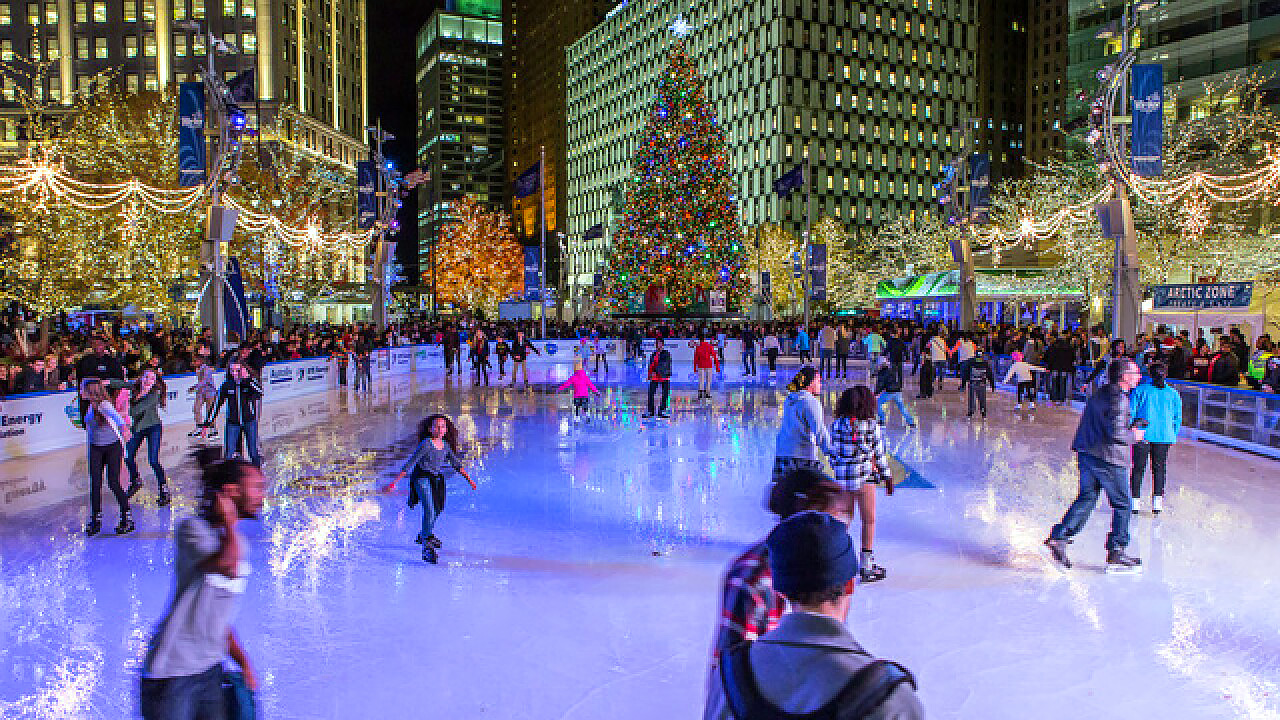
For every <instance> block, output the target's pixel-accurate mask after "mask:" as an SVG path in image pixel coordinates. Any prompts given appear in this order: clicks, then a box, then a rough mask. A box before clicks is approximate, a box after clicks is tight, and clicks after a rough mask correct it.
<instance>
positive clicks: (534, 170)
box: [514, 160, 542, 199]
mask: <svg viewBox="0 0 1280 720" xmlns="http://www.w3.org/2000/svg"><path fill="white" fill-rule="evenodd" d="M541 183H542V161H541V160H539V161H538V162H536V163H534V164H533V165H532V166H531V167H530V168H529V169H528V170H525V171H524V172H522V173H520V177H518V178H516V184H515V188H514V190H515V196H516V198H517V199H523V198H527V197H529V196H530V195H532V194H534V193H536V192H538V188H539V187H540V186H541Z"/></svg>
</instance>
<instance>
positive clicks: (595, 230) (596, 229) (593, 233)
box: [582, 223, 604, 240]
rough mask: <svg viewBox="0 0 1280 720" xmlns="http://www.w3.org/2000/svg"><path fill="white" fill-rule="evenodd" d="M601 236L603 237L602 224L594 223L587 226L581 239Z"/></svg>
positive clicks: (592, 238) (593, 238)
mask: <svg viewBox="0 0 1280 720" xmlns="http://www.w3.org/2000/svg"><path fill="white" fill-rule="evenodd" d="M602 237H604V224H603V223H596V224H595V225H592V226H591V227H589V228H587V233H586V234H585V235H583V236H582V239H583V240H595V239H597V238H602Z"/></svg>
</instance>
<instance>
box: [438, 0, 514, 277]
mask: <svg viewBox="0 0 1280 720" xmlns="http://www.w3.org/2000/svg"><path fill="white" fill-rule="evenodd" d="M448 7H449V8H450V9H449V10H440V11H436V12H435V13H434V14H432V16H431V18H430V19H429V20H427V22H426V24H424V25H423V26H422V30H420V31H419V32H418V43H417V70H418V74H417V78H418V166H419V167H420V168H422V169H423V170H425V171H427V172H429V173H430V175H431V176H430V179H429V180H428V181H426V182H425V183H423V184H422V185H421V186H420V187H419V189H418V267H419V273H420V275H421V282H422V284H423V285H424V286H429V285H431V283H432V275H431V250H432V248H433V247H434V245H435V242H436V241H437V240H438V239H439V237H440V227H441V225H442V224H443V222H444V221H445V220H447V219H448V217H449V207H450V203H451V202H452V201H455V200H457V199H459V198H461V197H463V196H466V195H470V196H471V197H473V198H474V199H475V200H477V201H478V202H479V203H480V204H481V205H486V206H491V207H497V208H503V207H504V206H505V201H506V195H505V187H506V183H505V181H504V178H505V175H504V173H503V167H502V166H503V162H502V147H503V143H504V142H505V140H506V124H505V121H504V118H503V111H504V108H503V75H504V68H505V67H506V65H505V58H504V46H503V32H502V22H501V20H500V17H501V6H500V4H499V2H498V0H472V1H470V2H468V1H465V0H464V1H463V2H457V3H454V2H450V3H449V5H448Z"/></svg>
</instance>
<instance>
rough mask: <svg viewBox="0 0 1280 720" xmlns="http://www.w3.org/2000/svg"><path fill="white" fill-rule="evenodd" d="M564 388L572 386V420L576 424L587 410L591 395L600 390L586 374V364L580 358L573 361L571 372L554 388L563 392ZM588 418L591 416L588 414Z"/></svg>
mask: <svg viewBox="0 0 1280 720" xmlns="http://www.w3.org/2000/svg"><path fill="white" fill-rule="evenodd" d="M565 388H573V422H574V424H575V425H576V424H577V422H578V420H579V419H581V416H582V415H583V414H584V413H586V412H587V405H588V403H590V402H591V395H592V394H595V395H597V396H598V395H599V394H600V390H598V389H597V388H596V385H595V383H593V382H591V377H590V376H588V375H587V369H586V365H585V363H584V362H583V360H582V358H578V359H576V360H574V361H573V374H572V375H570V376H569V379H568V380H565V381H564V382H563V383H561V384H560V387H558V388H556V392H564V390H565ZM587 419H588V420H590V419H591V416H590V415H588V416H587Z"/></svg>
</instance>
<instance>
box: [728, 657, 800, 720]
mask: <svg viewBox="0 0 1280 720" xmlns="http://www.w3.org/2000/svg"><path fill="white" fill-rule="evenodd" d="M720 683H721V685H722V686H723V687H724V698H725V704H726V705H728V706H729V712H730V713H732V715H733V717H734V718H735V719H736V720H779V719H780V718H786V717H787V715H786V714H785V713H783V712H782V711H780V710H779V709H778V708H776V707H774V705H773V704H772V703H770V702H769V701H768V700H766V699H765V697H764V695H763V694H761V693H760V686H759V685H757V684H756V676H755V673H753V672H752V671H751V641H750V640H744V641H743V642H740V643H738V644H737V645H734V646H732V647H728V648H725V649H724V650H723V651H722V652H721V653H720Z"/></svg>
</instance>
